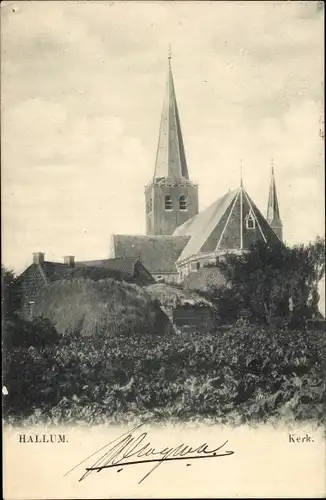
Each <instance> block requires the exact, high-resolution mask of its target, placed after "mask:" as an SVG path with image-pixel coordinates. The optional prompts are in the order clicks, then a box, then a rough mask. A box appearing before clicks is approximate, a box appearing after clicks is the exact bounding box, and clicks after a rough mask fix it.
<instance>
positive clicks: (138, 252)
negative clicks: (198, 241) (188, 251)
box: [112, 234, 189, 274]
mask: <svg viewBox="0 0 326 500" xmlns="http://www.w3.org/2000/svg"><path fill="white" fill-rule="evenodd" d="M188 241H189V236H178V237H176V236H171V235H170V236H156V235H148V236H143V235H125V234H114V235H112V242H113V253H114V257H115V258H126V257H134V258H138V259H140V260H141V262H142V263H143V265H144V266H145V268H146V269H147V270H148V271H149V272H150V273H151V274H164V273H176V272H177V269H176V266H175V263H176V261H177V259H178V257H179V255H180V254H181V252H182V250H183V249H184V247H185V245H186V244H187V242H188Z"/></svg>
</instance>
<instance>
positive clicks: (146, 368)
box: [4, 324, 325, 425]
mask: <svg viewBox="0 0 326 500" xmlns="http://www.w3.org/2000/svg"><path fill="white" fill-rule="evenodd" d="M324 355H325V335H324V332H306V331H304V330H299V331H293V330H292V331H285V330H280V331H275V332H271V331H270V330H269V329H267V328H262V327H257V326H250V325H247V324H238V325H236V326H234V327H232V328H231V327H226V328H224V329H221V330H220V331H218V332H215V333H214V334H181V335H176V336H157V337H151V336H146V337H145V336H139V337H137V338H135V337H131V338H129V339H128V341H127V342H126V338H125V337H124V336H122V337H107V338H105V337H103V336H101V337H91V338H89V339H88V340H87V342H85V340H84V339H80V338H71V337H63V338H62V339H61V340H60V343H59V344H58V345H56V346H49V345H48V346H45V347H42V348H38V349H35V348H29V349H28V348H26V347H14V348H13V349H12V350H11V351H10V356H9V357H10V359H8V364H7V370H6V372H5V374H4V383H5V385H6V387H7V389H8V395H7V396H6V397H5V400H4V403H5V407H4V410H5V419H6V421H9V422H12V423H14V422H17V423H18V422H20V421H21V419H22V420H23V421H24V422H25V423H27V424H30V425H32V424H33V423H36V422H39V421H44V422H47V423H54V424H56V423H62V422H64V423H76V422H80V423H86V424H90V425H91V424H96V423H101V422H108V421H113V422H114V421H118V422H122V421H124V420H126V419H127V420H128V421H130V422H131V421H132V420H133V419H135V418H139V417H140V418H143V417H145V418H146V417H148V418H151V419H154V420H164V419H169V420H170V419H173V418H176V419H184V420H189V419H202V418H204V417H207V418H209V419H212V420H214V421H216V422H225V423H228V424H240V423H245V422H255V421H256V422H265V421H269V422H272V421H275V422H279V421H280V420H281V419H282V420H283V421H293V420H310V421H315V422H319V423H321V422H322V419H323V401H324V398H325V381H324V377H323V359H324Z"/></svg>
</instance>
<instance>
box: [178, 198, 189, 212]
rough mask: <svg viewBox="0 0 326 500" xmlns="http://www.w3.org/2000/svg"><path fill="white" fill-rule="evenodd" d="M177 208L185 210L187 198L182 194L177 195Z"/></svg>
mask: <svg viewBox="0 0 326 500" xmlns="http://www.w3.org/2000/svg"><path fill="white" fill-rule="evenodd" d="M179 208H180V210H187V198H186V197H185V195H184V194H182V195H181V196H180V197H179Z"/></svg>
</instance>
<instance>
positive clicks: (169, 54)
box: [168, 43, 172, 62]
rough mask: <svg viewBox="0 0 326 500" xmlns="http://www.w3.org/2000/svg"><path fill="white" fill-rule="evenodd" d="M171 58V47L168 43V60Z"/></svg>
mask: <svg viewBox="0 0 326 500" xmlns="http://www.w3.org/2000/svg"><path fill="white" fill-rule="evenodd" d="M171 59H172V49H171V44H170V43H169V49H168V60H169V62H170V61H171Z"/></svg>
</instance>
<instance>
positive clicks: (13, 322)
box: [2, 316, 60, 351]
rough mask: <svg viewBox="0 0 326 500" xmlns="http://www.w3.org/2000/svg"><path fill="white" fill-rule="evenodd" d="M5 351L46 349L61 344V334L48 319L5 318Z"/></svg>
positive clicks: (3, 336) (3, 338)
mask: <svg viewBox="0 0 326 500" xmlns="http://www.w3.org/2000/svg"><path fill="white" fill-rule="evenodd" d="M2 332H3V333H2V343H3V350H4V351H8V350H10V349H12V348H14V347H31V346H33V347H45V346H50V345H55V344H57V343H58V342H59V338H60V337H59V334H58V333H57V331H56V329H55V327H54V326H53V324H52V323H51V322H50V321H49V320H48V319H47V318H35V319H34V320H32V321H27V320H24V319H22V318H19V317H18V316H13V317H11V318H9V319H7V318H5V319H4V320H3V324H2Z"/></svg>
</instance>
